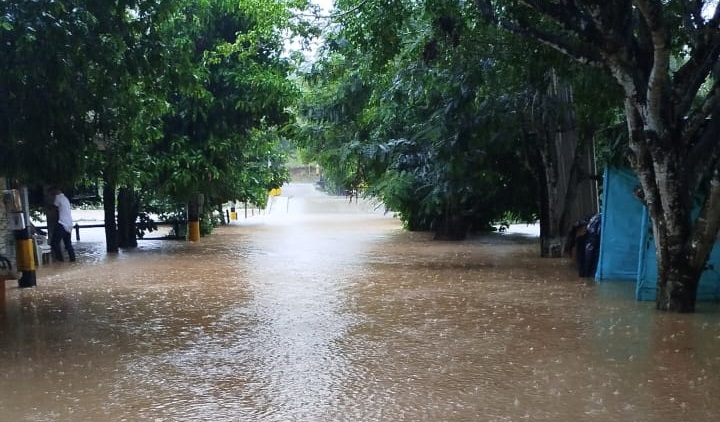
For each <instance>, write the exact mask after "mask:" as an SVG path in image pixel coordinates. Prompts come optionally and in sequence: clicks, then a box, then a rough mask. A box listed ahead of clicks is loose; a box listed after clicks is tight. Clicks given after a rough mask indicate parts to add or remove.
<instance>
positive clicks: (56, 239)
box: [50, 187, 75, 262]
mask: <svg viewBox="0 0 720 422" xmlns="http://www.w3.org/2000/svg"><path fill="white" fill-rule="evenodd" d="M50 193H51V194H52V195H54V196H55V199H54V200H53V205H54V206H55V207H56V208H57V213H58V223H57V225H56V226H55V230H53V233H52V238H51V239H50V247H51V248H52V253H53V258H54V259H55V260H56V261H64V259H63V254H62V250H61V249H60V242H61V241H62V242H63V244H64V245H65V250H66V251H67V253H68V259H70V261H71V262H72V261H75V249H73V246H72V229H73V221H72V214H71V212H70V211H71V206H70V200H68V199H67V197H66V196H65V194H63V193H62V191H61V190H60V189H59V188H56V187H54V188H52V189H51V190H50Z"/></svg>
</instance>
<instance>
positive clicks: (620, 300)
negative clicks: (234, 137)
mask: <svg viewBox="0 0 720 422" xmlns="http://www.w3.org/2000/svg"><path fill="white" fill-rule="evenodd" d="M284 194H285V196H283V197H280V198H277V200H276V202H275V203H274V209H273V212H272V213H271V214H269V215H265V216H262V217H257V218H254V219H250V220H247V221H242V222H240V223H238V224H233V225H232V226H229V227H222V228H220V229H217V231H216V232H215V233H214V234H213V235H212V236H210V237H207V238H203V239H202V240H201V241H200V242H197V243H188V242H177V241H160V240H152V241H141V247H140V248H138V250H135V251H125V252H121V253H120V254H118V255H116V256H110V257H107V256H105V254H104V253H103V252H102V249H103V245H102V244H96V243H86V244H83V243H80V244H78V249H79V250H80V252H81V255H80V258H81V259H80V261H81V262H78V263H75V264H70V263H65V264H52V265H50V266H45V267H42V268H40V269H39V270H38V280H39V281H38V287H37V288H34V289H25V290H19V289H17V288H15V286H14V284H13V282H7V299H6V306H5V309H4V311H3V313H2V318H1V319H0V380H2V382H0V415H1V416H0V420H3V421H4V420H8V421H122V420H127V421H141V420H142V421H145V420H150V421H207V420H227V421H399V420H406V421H515V420H552V421H577V420H593V421H620V420H622V421H665V420H694V421H706V420H714V419H711V418H714V417H716V415H717V414H718V413H719V412H720V403H718V402H717V396H718V391H720V308H719V307H718V306H717V305H716V304H701V305H700V306H699V312H698V313H697V314H695V315H665V314H659V313H656V312H655V311H654V310H653V304H651V303H638V302H635V301H633V300H632V289H633V286H632V285H631V284H630V283H605V284H602V285H596V284H594V283H592V282H587V281H581V280H578V279H577V277H576V276H575V274H574V273H573V269H572V265H570V263H568V262H567V261H563V260H544V259H540V258H537V251H538V248H537V246H536V244H535V240H534V239H532V238H530V239H528V238H522V237H518V238H512V237H508V236H503V235H494V236H483V237H478V238H476V239H472V240H469V241H465V242H445V243H438V242H432V241H431V240H430V237H429V236H428V235H426V234H419V233H407V232H404V231H403V230H401V228H400V225H399V222H398V221H397V220H394V219H392V218H390V217H388V216H383V215H382V214H381V213H378V212H372V207H363V206H362V204H361V205H356V204H352V205H350V204H348V203H347V202H346V201H345V200H344V199H342V198H327V197H324V196H320V195H319V194H317V193H314V192H313V191H312V189H311V188H309V187H307V186H303V185H294V186H290V187H287V188H285V189H284Z"/></svg>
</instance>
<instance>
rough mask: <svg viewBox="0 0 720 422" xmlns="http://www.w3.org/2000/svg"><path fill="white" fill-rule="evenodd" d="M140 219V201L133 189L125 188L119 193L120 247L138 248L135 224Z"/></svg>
mask: <svg viewBox="0 0 720 422" xmlns="http://www.w3.org/2000/svg"><path fill="white" fill-rule="evenodd" d="M137 217H138V201H137V197H136V195H135V192H134V191H133V189H132V187H123V188H120V190H119V191H118V244H119V245H118V246H120V247H121V248H135V247H137V230H136V225H135V222H136V221H137Z"/></svg>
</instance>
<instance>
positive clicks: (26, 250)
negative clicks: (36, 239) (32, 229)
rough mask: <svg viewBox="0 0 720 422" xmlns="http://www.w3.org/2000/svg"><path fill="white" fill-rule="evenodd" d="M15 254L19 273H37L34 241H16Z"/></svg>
mask: <svg viewBox="0 0 720 422" xmlns="http://www.w3.org/2000/svg"><path fill="white" fill-rule="evenodd" d="M15 252H16V256H17V269H18V271H35V247H34V245H33V241H32V239H16V240H15Z"/></svg>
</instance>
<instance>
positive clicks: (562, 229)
mask: <svg viewBox="0 0 720 422" xmlns="http://www.w3.org/2000/svg"><path fill="white" fill-rule="evenodd" d="M548 76H549V77H548V79H549V87H548V91H547V94H539V95H544V98H543V99H542V100H541V101H540V103H541V104H542V105H541V106H540V107H544V108H547V109H549V110H554V111H555V113H552V112H549V111H547V110H546V111H545V113H537V114H538V115H544V116H546V119H544V120H541V121H536V122H534V123H533V124H534V126H535V127H536V129H535V132H536V134H537V136H538V143H537V145H538V150H537V157H538V161H537V162H534V163H533V165H534V167H535V173H536V174H537V177H538V180H539V182H540V190H539V192H540V195H541V196H540V200H539V202H540V255H541V256H543V257H552V258H559V257H560V256H561V255H562V251H563V249H564V246H565V245H564V242H565V240H566V238H567V233H568V232H569V231H570V229H571V228H572V227H573V224H574V223H575V222H576V221H578V220H580V219H583V218H587V217H589V216H591V215H593V214H595V213H597V210H598V204H597V187H596V182H595V180H594V179H593V178H591V177H590V176H591V175H592V174H593V173H594V154H593V150H592V148H591V147H590V146H589V145H584V144H583V143H582V142H580V139H579V137H578V133H577V130H576V127H575V115H574V111H573V98H572V88H571V87H570V85H569V84H567V83H566V82H563V81H561V80H559V78H558V77H557V75H556V74H555V72H550V73H549V75H548ZM547 116H550V117H547ZM588 139H589V138H588Z"/></svg>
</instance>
